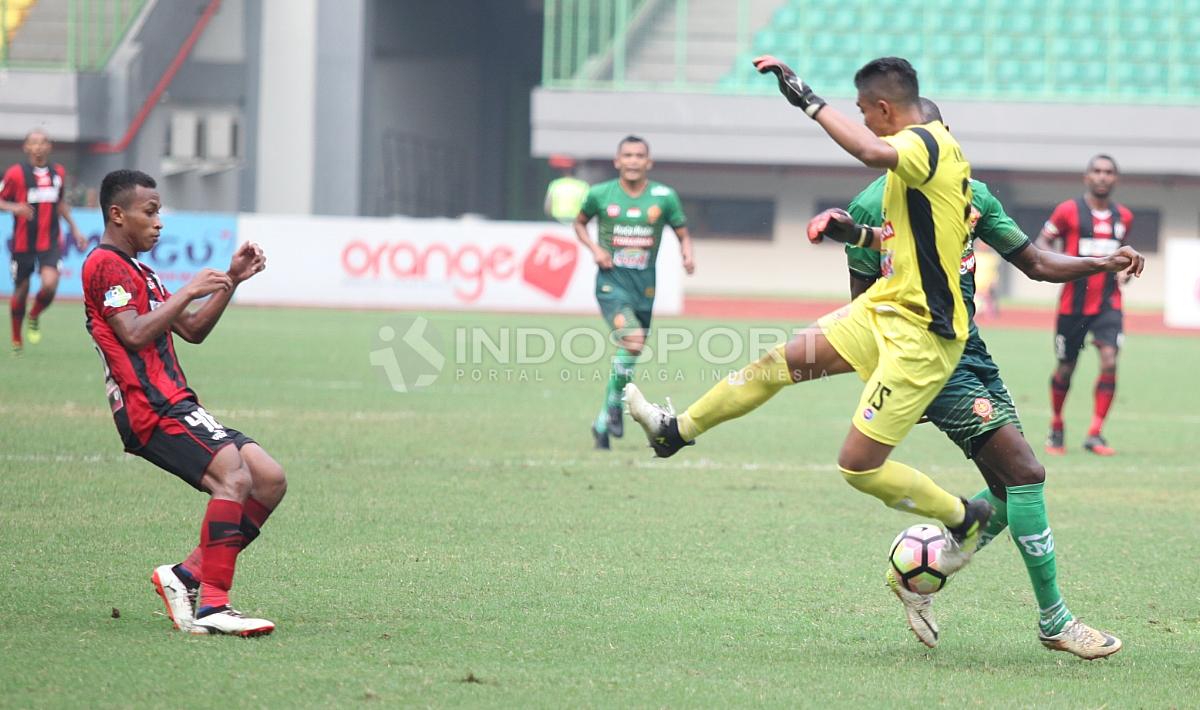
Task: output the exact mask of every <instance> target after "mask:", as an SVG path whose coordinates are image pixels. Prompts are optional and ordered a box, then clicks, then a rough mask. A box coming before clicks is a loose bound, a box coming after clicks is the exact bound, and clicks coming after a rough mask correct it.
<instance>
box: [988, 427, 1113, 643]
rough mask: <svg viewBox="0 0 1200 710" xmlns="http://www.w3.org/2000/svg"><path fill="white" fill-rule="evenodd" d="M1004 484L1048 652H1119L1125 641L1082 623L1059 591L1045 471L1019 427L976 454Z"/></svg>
mask: <svg viewBox="0 0 1200 710" xmlns="http://www.w3.org/2000/svg"><path fill="white" fill-rule="evenodd" d="M976 459H977V462H978V463H979V464H980V466H981V468H987V469H988V470H989V471H991V472H992V473H993V474H994V475H995V476H996V477H997V478H998V479H999V480H1001V481H1002V482H1003V483H1004V485H1005V492H1006V497H1007V506H1006V508H1007V510H1006V512H1007V516H1008V526H1009V534H1010V535H1011V536H1012V539H1013V542H1014V543H1015V544H1016V546H1017V550H1018V551H1019V552H1020V554H1021V560H1022V561H1023V562H1024V563H1025V568H1026V570H1028V572H1029V580H1030V582H1031V583H1032V585H1033V593H1034V596H1035V597H1036V599H1037V603H1038V635H1039V638H1040V639H1041V641H1042V643H1043V644H1045V645H1046V646H1047V647H1048V648H1051V649H1054V650H1060V651H1067V652H1070V653H1073V654H1075V655H1077V656H1080V657H1082V658H1099V657H1101V656H1107V655H1110V654H1113V653H1116V652H1117V651H1118V650H1120V648H1121V641H1120V639H1117V638H1116V637H1114V636H1112V635H1110V634H1107V633H1104V632H1102V631H1098V630H1096V629H1092V628H1090V627H1088V626H1086V625H1084V624H1082V623H1081V622H1079V621H1077V620H1076V619H1075V618H1074V616H1073V615H1072V614H1071V611H1070V609H1068V608H1067V604H1066V601H1065V600H1064V599H1063V597H1062V593H1061V591H1060V590H1059V588H1058V568H1057V564H1056V562H1055V544H1054V534H1053V532H1052V530H1051V528H1050V522H1049V517H1048V515H1047V513H1046V500H1045V496H1044V491H1043V489H1044V487H1045V481H1046V470H1045V468H1043V467H1042V465H1041V464H1040V463H1039V462H1038V460H1037V458H1036V457H1035V456H1034V454H1033V449H1032V448H1031V447H1030V446H1029V442H1028V441H1026V440H1025V437H1024V436H1022V435H1021V432H1020V430H1019V429H1018V428H1017V427H1016V425H1014V424H1009V425H1006V426H1004V427H1002V428H1000V429H998V430H996V431H995V432H994V433H993V434H992V435H991V436H990V437H989V438H988V440H987V441H986V442H985V443H984V444H983V445H982V446H981V447H980V449H979V451H978V453H977V454H976Z"/></svg>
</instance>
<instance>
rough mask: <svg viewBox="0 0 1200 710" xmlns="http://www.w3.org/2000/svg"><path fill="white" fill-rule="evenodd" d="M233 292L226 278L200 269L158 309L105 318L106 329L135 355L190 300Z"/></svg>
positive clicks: (160, 332)
mask: <svg viewBox="0 0 1200 710" xmlns="http://www.w3.org/2000/svg"><path fill="white" fill-rule="evenodd" d="M232 290H233V281H232V280H231V279H230V278H229V275H228V274H225V273H222V272H220V271H217V270H216V269H202V270H201V271H200V273H198V274H196V275H195V276H194V277H193V278H192V280H191V281H189V282H187V284H186V285H185V286H184V287H183V288H181V289H179V291H178V292H176V293H174V294H172V295H171V296H170V297H169V298H168V299H167V300H166V302H165V303H163V304H162V305H161V306H159V307H158V308H155V309H153V310H151V311H150V312H148V313H141V314H138V313H137V312H136V311H133V310H125V311H119V312H117V313H114V314H113V315H111V316H109V317H108V318H107V321H108V325H109V327H111V328H112V330H113V333H114V334H115V335H116V336H117V340H120V341H121V345H123V346H125V349H126V350H133V351H138V350H141V349H142V348H144V347H146V346H147V345H149V344H151V343H153V342H154V339H155V338H157V337H158V336H160V335H162V334H163V333H165V332H167V330H169V329H170V328H171V326H172V325H173V323H174V322H175V319H176V318H178V317H179V316H180V314H182V313H183V312H184V309H186V308H187V306H188V304H189V303H191V302H192V301H193V300H195V299H197V298H203V297H204V296H207V295H209V294H211V293H217V292H219V291H232Z"/></svg>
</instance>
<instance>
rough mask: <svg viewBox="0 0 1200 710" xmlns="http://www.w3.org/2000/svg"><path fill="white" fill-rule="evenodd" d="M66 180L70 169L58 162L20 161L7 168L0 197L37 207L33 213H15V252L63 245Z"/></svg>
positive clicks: (26, 251) (43, 249)
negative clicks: (60, 223)
mask: <svg viewBox="0 0 1200 710" xmlns="http://www.w3.org/2000/svg"><path fill="white" fill-rule="evenodd" d="M66 182H67V171H66V170H65V169H64V168H63V166H61V165H59V164H58V163H51V164H49V165H46V166H44V167H40V168H35V167H34V166H33V165H31V164H30V163H17V164H15V165H12V166H10V167H9V168H8V170H7V171H5V173H4V178H3V179H0V200H5V201H7V202H25V203H28V204H29V206H30V207H32V208H33V216H32V217H29V218H25V217H21V216H19V215H16V214H14V215H13V233H12V240H13V243H12V253H13V254H29V253H32V252H40V251H49V250H50V249H57V248H58V247H59V230H58V205H59V203H60V202H62V199H63V191H64V187H65V186H66Z"/></svg>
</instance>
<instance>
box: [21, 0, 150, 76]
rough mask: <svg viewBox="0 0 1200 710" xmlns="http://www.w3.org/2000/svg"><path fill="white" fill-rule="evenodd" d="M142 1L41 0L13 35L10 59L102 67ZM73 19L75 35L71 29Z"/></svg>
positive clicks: (38, 63)
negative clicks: (74, 7)
mask: <svg viewBox="0 0 1200 710" xmlns="http://www.w3.org/2000/svg"><path fill="white" fill-rule="evenodd" d="M73 5H74V6H76V8H77V9H76V10H75V12H76V16H75V17H74V18H72V17H71V9H72V6H73ZM141 5H142V0H108V1H107V2H96V3H90V2H89V3H72V2H71V0H37V2H35V3H34V4H33V7H31V8H30V9H29V14H27V15H26V16H25V22H24V23H23V24H22V25H21V27H20V28H19V29H18V30H17V32H16V34H14V35H13V38H12V43H11V44H10V45H9V50H8V59H9V62H10V63H12V64H14V65H20V64H31V65H41V64H44V65H48V66H63V67H65V66H67V64H68V63H69V62H70V61H71V60H72V59H73V60H74V62H75V64H76V65H77V66H79V67H80V68H96V67H99V66H100V65H101V64H102V63H103V62H104V61H105V60H106V59H107V57H108V54H109V51H110V50H111V49H112V48H113V47H114V46H115V45H116V43H117V42H119V41H120V39H121V38H120V33H122V32H124V30H125V28H126V26H127V24H128V20H129V18H131V17H132V16H133V15H134V13H136V12H137V11H138V9H139V8H140V7H141ZM72 19H73V20H74V30H75V31H74V37H72V33H71V29H70V28H71V21H72ZM72 40H73V42H72ZM72 44H73V45H74V47H73V48H72V46H71V45H72Z"/></svg>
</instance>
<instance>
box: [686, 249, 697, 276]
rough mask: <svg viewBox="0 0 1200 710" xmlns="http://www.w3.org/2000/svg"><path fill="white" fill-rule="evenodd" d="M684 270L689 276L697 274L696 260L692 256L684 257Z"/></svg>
mask: <svg viewBox="0 0 1200 710" xmlns="http://www.w3.org/2000/svg"><path fill="white" fill-rule="evenodd" d="M683 270H684V271H685V272H686V273H687V275H688V276H691V275H692V274H694V273H696V260H695V259H693V258H692V255H691V254H684V255H683Z"/></svg>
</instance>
